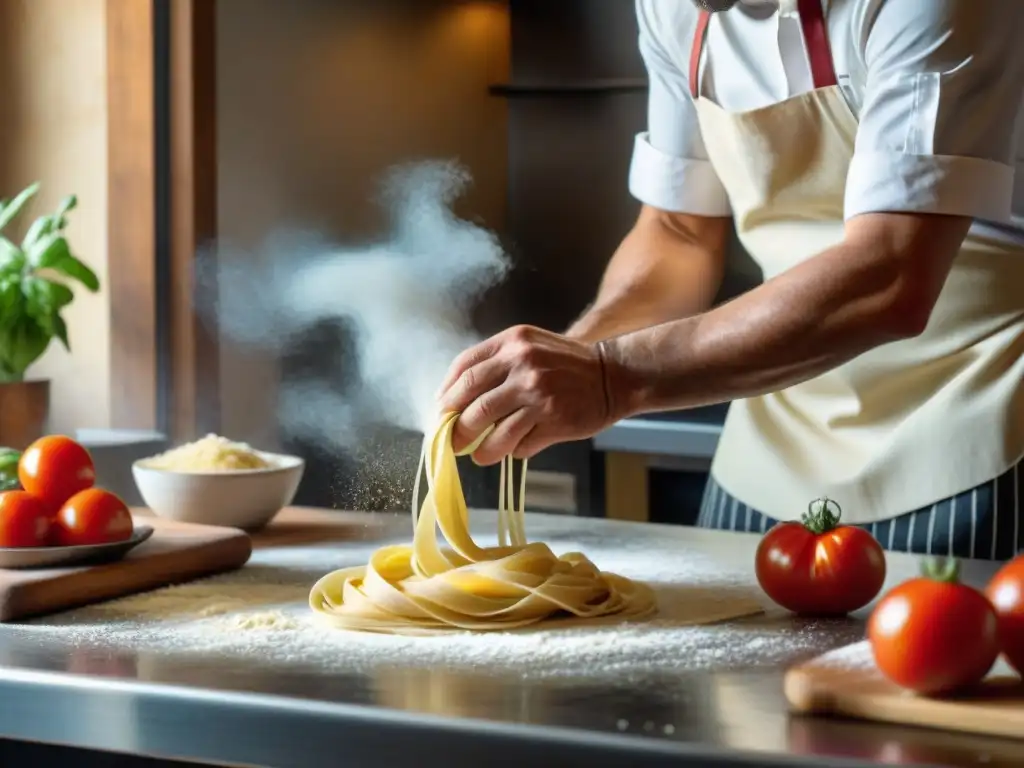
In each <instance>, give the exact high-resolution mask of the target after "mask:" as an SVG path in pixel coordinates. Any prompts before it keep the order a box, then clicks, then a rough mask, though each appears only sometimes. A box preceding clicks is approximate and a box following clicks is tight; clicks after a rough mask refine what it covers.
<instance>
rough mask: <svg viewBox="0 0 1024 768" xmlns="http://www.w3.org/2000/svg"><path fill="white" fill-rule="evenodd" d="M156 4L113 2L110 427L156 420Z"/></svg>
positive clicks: (109, 37)
mask: <svg viewBox="0 0 1024 768" xmlns="http://www.w3.org/2000/svg"><path fill="white" fill-rule="evenodd" d="M153 85H154V36H153V3H152V2H150V1H149V0H107V151H108V157H107V164H108V192H107V195H108V198H107V199H108V240H109V251H108V262H107V263H108V275H109V276H108V278H107V280H108V289H109V292H110V346H111V349H110V389H111V393H110V394H111V403H110V416H111V419H110V420H111V424H112V426H115V427H133V428H140V429H153V428H156V427H157V426H158V414H157V389H158V381H157V376H158V367H157V345H156V336H157V313H156V275H157V269H156V209H155V198H154V191H155V189H156V167H155V145H154V98H153V92H154V91H153Z"/></svg>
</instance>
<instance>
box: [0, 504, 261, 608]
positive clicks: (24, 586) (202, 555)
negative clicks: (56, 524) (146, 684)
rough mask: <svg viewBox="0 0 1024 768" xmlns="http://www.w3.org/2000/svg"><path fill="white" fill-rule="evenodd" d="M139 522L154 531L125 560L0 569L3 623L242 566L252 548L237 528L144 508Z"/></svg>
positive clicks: (244, 534) (250, 543) (0, 604)
mask: <svg viewBox="0 0 1024 768" xmlns="http://www.w3.org/2000/svg"><path fill="white" fill-rule="evenodd" d="M136 517H137V519H138V522H139V523H140V524H144V525H150V526H152V527H153V529H154V530H153V535H152V536H151V537H150V538H149V539H148V540H147V541H145V542H144V543H142V544H140V545H139V546H137V547H136V548H135V549H133V550H131V551H130V552H129V553H128V554H127V555H126V556H125V557H124V559H122V560H117V561H115V562H112V563H105V564H102V565H93V566H78V567H69V568H48V569H45V570H4V569H0V622H7V621H15V620H18V619H24V618H27V617H29V616H40V615H43V614H47V613H55V612H57V611H63V610H67V609H69V608H75V607H78V606H81V605H87V604H90V603H98V602H101V601H104V600H110V599H113V598H115V597H124V596H125V595H131V594H135V593H137V592H145V591H147V590H150V589H156V588H157V587H163V586H166V585H168V584H175V583H179V582H183V581H190V580H192V579H196V578H199V577H200V576H208V575H211V574H214V573H220V572H222V571H230V570H234V569H235V568H241V567H242V566H243V565H245V563H246V562H247V561H248V560H249V555H250V554H251V553H252V542H251V541H250V539H249V536H248V534H246V533H244V532H243V531H240V530H237V529H235V528H218V527H214V526H209V525H194V524H192V523H179V522H175V521H173V520H164V519H161V518H157V517H152V516H150V515H148V514H146V513H145V512H141V513H140V514H139V515H137V516H136Z"/></svg>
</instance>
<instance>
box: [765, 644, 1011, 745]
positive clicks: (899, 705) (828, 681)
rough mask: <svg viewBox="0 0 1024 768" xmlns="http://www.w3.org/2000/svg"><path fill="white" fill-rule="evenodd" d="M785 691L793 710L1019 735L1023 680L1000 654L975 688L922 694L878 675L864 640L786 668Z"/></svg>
mask: <svg viewBox="0 0 1024 768" xmlns="http://www.w3.org/2000/svg"><path fill="white" fill-rule="evenodd" d="M785 691H786V699H787V700H788V701H789V703H790V705H791V706H792V708H793V709H794V710H796V711H797V712H805V713H811V714H819V715H838V716H845V717H854V718H859V719H863V720H878V721H882V722H887V723H897V724H901V725H917V726H924V727H929V728H942V729H944V730H952V731H963V732H966V733H977V734H985V735H989V736H1007V737H1011V738H1017V739H1024V684H1022V683H1021V680H1020V678H1019V677H1017V676H1016V675H1015V674H1014V672H1013V670H1011V669H1010V667H1009V666H1008V665H1007V664H1006V663H1005V662H1004V661H1003V660H1002V659H1000V660H999V662H997V664H996V667H995V668H994V669H993V670H992V673H991V674H990V675H989V677H988V678H987V679H986V680H985V682H984V683H983V684H982V685H981V686H979V687H978V689H977V690H973V691H970V692H965V693H963V694H959V695H957V696H956V697H953V698H942V699H938V698H926V697H923V696H917V695H915V694H913V693H911V692H909V691H905V690H903V689H901V688H899V687H898V686H896V685H895V684H893V683H890V682H889V681H888V680H886V679H885V678H884V677H882V674H881V673H880V672H879V671H878V669H877V668H876V667H875V665H874V663H873V661H872V658H871V648H870V646H869V645H868V643H867V641H864V642H860V643H856V644H854V645H849V646H846V647H844V648H840V649H838V650H835V651H832V652H831V653H827V654H825V655H824V656H819V657H818V658H816V659H812V660H811V661H808V662H805V663H803V664H800V665H798V666H795V667H793V668H791V669H790V670H789V671H788V672H787V673H786V678H785Z"/></svg>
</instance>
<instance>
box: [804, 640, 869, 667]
mask: <svg viewBox="0 0 1024 768" xmlns="http://www.w3.org/2000/svg"><path fill="white" fill-rule="evenodd" d="M814 663H815V666H818V667H829V668H831V669H837V670H838V669H848V670H855V669H874V668H875V659H874V656H873V655H872V654H871V644H870V643H868V641H867V640H862V641H861V642H859V643H854V644H853V645H847V646H843V647H842V648H836V649H835V650H834V651H829V652H828V653H826V654H824V655H823V656H821V657H820V658H818V659H816V660H815V662H814Z"/></svg>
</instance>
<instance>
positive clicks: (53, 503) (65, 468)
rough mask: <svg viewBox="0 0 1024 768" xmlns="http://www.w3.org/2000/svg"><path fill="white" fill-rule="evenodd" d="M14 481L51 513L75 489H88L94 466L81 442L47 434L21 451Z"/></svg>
mask: <svg viewBox="0 0 1024 768" xmlns="http://www.w3.org/2000/svg"><path fill="white" fill-rule="evenodd" d="M18 480H20V481H21V487H22V488H24V489H25V490H26V491H28V492H29V493H31V494H32V495H33V496H35V497H36V498H39V499H42V500H43V501H44V502H45V503H46V504H47V505H49V506H50V508H51V510H52V511H54V512H55V511H56V510H57V509H59V508H60V506H61V504H63V503H64V502H65V501H67V500H68V499H70V498H71V497H72V496H74V495H75V494H76V493H78V492H79V491H84V490H85V489H86V488H92V486H93V484H94V483H95V482H96V468H95V466H93V463H92V457H91V456H90V455H89V452H88V451H87V450H86V449H85V448H84V447H83V446H82V445H80V444H79V443H76V442H75V441H74V440H72V439H71V438H70V437H65V436H64V435H48V436H47V437H41V438H39V439H38V440H36V441H35V442H34V443H32V445H30V446H29V447H28V448H26V449H25V452H24V453H23V454H21V459H20V460H19V461H18Z"/></svg>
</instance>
